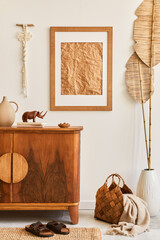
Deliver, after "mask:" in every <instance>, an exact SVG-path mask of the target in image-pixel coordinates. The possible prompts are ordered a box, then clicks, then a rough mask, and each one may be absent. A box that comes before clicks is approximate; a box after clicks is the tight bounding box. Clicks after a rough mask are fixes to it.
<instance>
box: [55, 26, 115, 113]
mask: <svg viewBox="0 0 160 240" xmlns="http://www.w3.org/2000/svg"><path fill="white" fill-rule="evenodd" d="M66 33H67V34H69V36H72V34H73V38H77V36H81V35H82V34H84V36H86V33H87V34H88V36H90V35H91V36H92V35H94V36H96V38H97V37H98V36H99V37H98V38H99V39H100V37H101V35H102V34H103V36H106V39H107V40H106V43H107V44H106V46H105V49H106V59H107V61H106V65H104V66H103V69H106V70H105V71H106V79H104V77H103V79H102V80H103V83H105V81H106V83H105V84H106V89H103V91H104V92H105V91H106V97H105V95H104V96H103V99H104V98H105V101H106V103H105V104H103V105H84V106H83V105H82V106H81V105H76V106H75V105H73V106H72V105H65V104H63V105H58V104H56V96H58V95H56V94H57V93H56V91H57V89H58V87H57V82H56V81H61V77H59V76H58V74H57V76H58V77H57V76H56V71H57V70H56V68H57V67H58V68H61V66H59V65H60V63H59V62H60V61H61V60H60V61H59V62H58V60H57V57H56V56H59V55H60V54H59V55H56V54H58V50H56V48H57V46H58V45H56V44H57V41H59V42H60V41H61V39H60V38H61V36H63V34H64V36H65V34H66ZM77 33H78V34H77ZM106 33H107V34H106ZM56 34H59V35H56ZM79 34H81V35H79ZM112 35H113V30H112V27H50V110H51V111H112ZM57 36H58V37H57ZM74 36H76V37H74ZM88 36H87V37H88ZM70 38H71V37H70ZM57 39H60V40H57ZM62 39H63V37H62ZM61 42H63V40H62V41H61ZM69 42H70V41H69ZM73 42H75V41H73ZM78 42H79V41H78ZM82 42H83V41H82ZM89 42H92V40H91V41H89ZM97 42H101V41H97ZM60 44H61V43H60ZM60 44H59V45H60ZM103 47H104V43H103ZM56 51H57V52H56ZM103 53H104V52H103ZM59 58H60V57H59ZM102 59H104V58H102ZM56 61H57V62H56ZM105 66H106V68H105ZM103 76H104V74H103ZM57 79H58V80H57ZM58 84H60V83H58ZM56 88H57V89H56ZM58 94H59V95H61V94H60V93H58ZM65 97H66V99H67V97H68V95H67V96H65ZM76 97H77V101H78V99H83V96H82V95H81V96H76ZM90 97H92V98H93V99H95V100H94V101H95V102H96V97H97V96H90V95H89V96H87V99H89V98H90ZM98 97H99V96H98ZM101 97H102V96H101ZM99 98H100V97H99ZM57 99H58V97H57ZM73 99H74V98H73ZM72 102H73V101H72ZM90 102H91V101H90ZM80 104H81V103H80ZM92 104H94V103H92ZM98 104H99V103H98Z"/></svg>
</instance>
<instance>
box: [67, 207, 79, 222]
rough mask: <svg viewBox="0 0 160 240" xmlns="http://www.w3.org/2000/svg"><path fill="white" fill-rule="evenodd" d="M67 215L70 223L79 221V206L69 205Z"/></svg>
mask: <svg viewBox="0 0 160 240" xmlns="http://www.w3.org/2000/svg"><path fill="white" fill-rule="evenodd" d="M69 215H70V218H71V221H72V224H78V221H79V206H78V205H77V206H71V207H69Z"/></svg>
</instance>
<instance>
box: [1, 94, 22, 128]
mask: <svg viewBox="0 0 160 240" xmlns="http://www.w3.org/2000/svg"><path fill="white" fill-rule="evenodd" d="M10 103H14V104H15V105H16V107H17V109H16V110H14V108H13V107H12V105H11V104H10ZM17 111H18V105H17V103H15V102H13V101H10V102H8V99H7V97H3V100H2V102H1V103H0V127H11V126H12V124H13V123H14V121H15V113H16V112H17Z"/></svg>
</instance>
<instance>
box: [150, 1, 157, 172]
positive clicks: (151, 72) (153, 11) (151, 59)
mask: <svg viewBox="0 0 160 240" xmlns="http://www.w3.org/2000/svg"><path fill="white" fill-rule="evenodd" d="M154 15H155V0H153V9H152V33H151V48H150V49H151V50H150V51H151V58H150V100H149V159H148V169H149V170H150V169H151V126H152V114H151V113H152V101H151V100H152V81H153V71H152V67H153V35H154Z"/></svg>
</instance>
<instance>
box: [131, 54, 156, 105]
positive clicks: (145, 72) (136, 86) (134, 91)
mask: <svg viewBox="0 0 160 240" xmlns="http://www.w3.org/2000/svg"><path fill="white" fill-rule="evenodd" d="M126 68H127V70H126V84H127V87H128V92H129V94H130V95H131V96H132V97H133V98H134V100H135V101H136V102H138V103H142V96H141V89H142V93H143V103H145V102H146V101H148V99H149V98H150V68H149V67H147V66H146V65H145V64H144V63H143V62H142V61H141V59H140V58H139V57H138V56H137V54H136V53H133V54H132V56H131V57H130V58H129V60H128V62H127V64H126ZM152 93H153V85H152Z"/></svg>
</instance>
